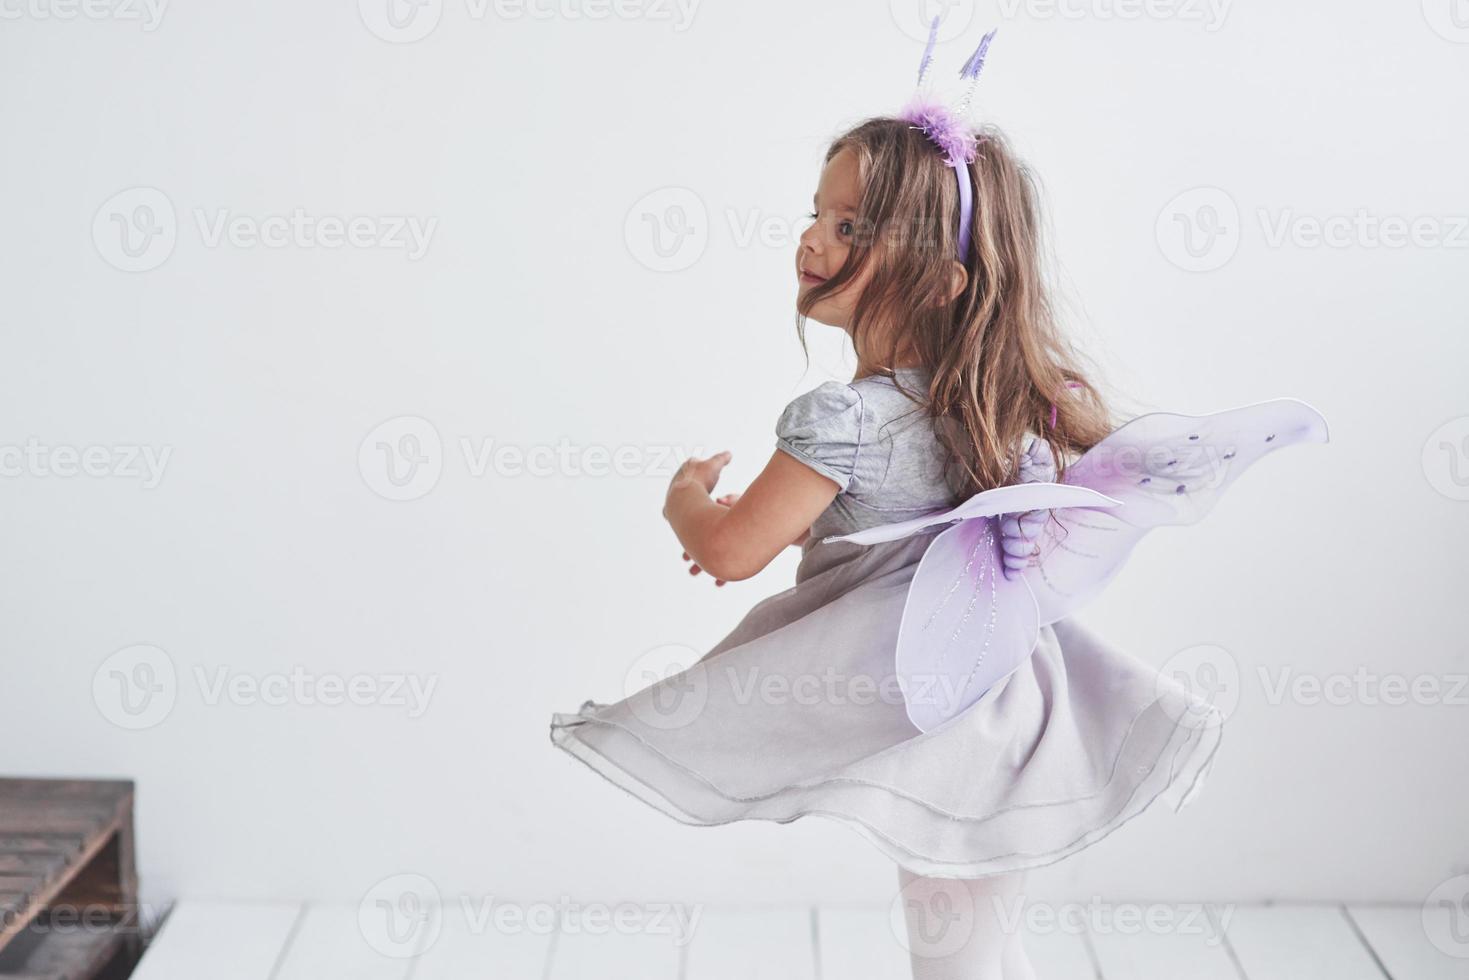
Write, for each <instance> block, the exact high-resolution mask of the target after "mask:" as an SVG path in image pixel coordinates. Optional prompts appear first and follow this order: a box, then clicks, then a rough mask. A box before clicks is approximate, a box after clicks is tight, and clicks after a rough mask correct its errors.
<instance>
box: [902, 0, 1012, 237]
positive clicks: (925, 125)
mask: <svg viewBox="0 0 1469 980" xmlns="http://www.w3.org/2000/svg"><path fill="white" fill-rule="evenodd" d="M938 32H939V18H937V17H935V18H934V19H933V23H932V24H930V25H929V28H928V46H927V47H925V48H924V49H923V60H922V61H921V62H920V63H919V65H918V88H917V91H916V92H915V93H914V95H913V98H912V99H911V100H910V101H909V103H908V105H907V107H906V108H904V109H903V111H902V112H901V113H900V114H899V115H898V118H899V119H902V120H903V121H904V122H908V123H912V124H913V126H914V128H916V129H920V130H922V131H923V135H925V136H927V137H928V138H929V139H930V140H931V141H932V142H933V144H934V145H935V146H937V147H938V148H939V149H940V150H942V151H943V153H944V162H945V163H947V164H948V165H949V166H950V167H952V168H953V169H954V177H955V179H956V181H957V182H958V184H959V261H960V262H961V263H967V262H968V260H969V238H970V234H971V232H970V226H971V225H972V224H973V221H974V191H973V190H972V189H971V187H970V185H969V164H971V163H973V162H974V159H975V157H976V156H977V155H978V153H979V140H978V138H977V136H976V134H975V132H974V127H973V126H971V125H970V123H969V118H968V117H969V101H970V99H971V98H972V97H973V96H974V86H975V83H976V82H978V81H979V73H980V72H981V71H982V70H984V59H985V55H986V54H988V53H989V49H990V42H991V41H993V40H994V38H995V32H994V31H990V32H989V33H988V34H986V35H985V36H984V37H983V38H982V39H981V40H980V42H979V47H977V48H975V49H974V53H973V54H972V55H970V56H969V60H968V61H966V62H964V67H963V68H960V69H959V78H960V79H962V80H967V81H968V82H969V84H968V85H967V86H966V87H965V89H964V94H963V96H962V97H961V98H960V100H959V103H958V105H956V106H953V107H952V108H951V107H950V106H947V105H945V104H944V103H942V102H939V101H937V100H936V99H935V98H934V96H933V94H932V93H931V92H928V91H925V90H924V83H925V82H927V81H928V70H929V68H930V67H932V65H933V45H934V41H936V40H937V39H938Z"/></svg>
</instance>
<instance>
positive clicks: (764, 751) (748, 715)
mask: <svg viewBox="0 0 1469 980" xmlns="http://www.w3.org/2000/svg"><path fill="white" fill-rule="evenodd" d="M980 57H981V61H982V53H981V55H980ZM976 74H977V71H976ZM920 77H921V76H920ZM930 108H931V107H930ZM940 122H942V120H940ZM950 122H951V121H950ZM943 135H944V133H943V126H942V125H939V124H935V123H934V115H933V113H932V112H925V111H922V110H921V108H920V109H919V110H914V111H908V112H905V113H904V116H903V117H902V118H888V117H880V118H873V119H869V120H867V121H866V122H863V123H862V124H861V125H859V126H857V127H856V128H854V129H852V130H851V131H850V132H847V133H846V134H844V135H843V136H841V137H840V138H839V139H837V140H836V141H835V143H833V144H832V145H831V147H830V149H829V150H828V152H827V153H826V157H825V163H824V166H823V167H822V170H821V175H820V181H819V183H818V185H817V187H816V193H815V198H814V203H815V211H814V214H813V217H814V219H815V221H814V223H813V224H812V225H811V226H810V228H809V229H808V230H807V231H806V232H805V233H804V234H803V235H802V236H801V239H800V245H799V247H798V249H797V250H796V255H795V266H796V268H795V273H796V276H797V280H798V283H799V286H798V295H797V300H796V307H797V311H798V314H799V315H798V329H799V330H801V331H802V337H803V339H804V321H805V319H806V318H808V317H809V318H810V319H814V320H817V321H819V322H821V323H826V324H830V325H832V326H835V327H838V328H840V329H842V330H843V331H845V332H846V333H847V335H848V336H849V337H850V338H851V343H852V346H853V349H854V351H855V354H856V361H857V369H856V373H855V377H854V378H853V379H852V381H851V382H850V383H848V384H841V383H837V382H828V383H826V384H823V385H820V386H819V387H817V388H816V389H814V390H812V391H810V392H807V393H806V394H804V395H802V396H800V397H798V398H796V399H795V400H794V401H792V402H791V403H790V404H789V405H787V406H786V408H785V410H784V412H782V413H781V415H780V418H779V421H778V422H777V424H776V427H775V435H776V443H775V449H774V451H773V452H772V454H771V457H770V459H769V461H768V462H767V463H766V465H765V468H764V469H763V471H762V472H761V473H760V474H759V476H758V477H757V478H756V479H755V481H754V482H753V483H752V484H751V485H750V487H749V488H748V489H747V490H746V491H745V492H744V493H743V494H727V495H724V496H721V497H719V498H718V499H717V500H716V499H713V498H712V496H711V495H712V494H713V493H714V490H715V486H716V484H717V483H718V480H719V476H720V472H721V470H722V469H723V468H724V466H725V465H726V464H727V463H728V462H729V459H730V454H729V453H728V452H724V453H720V454H719V455H717V456H714V457H712V458H709V459H695V460H690V461H688V462H687V463H686V464H684V466H682V467H681V468H680V470H679V471H678V473H677V474H676V475H675V476H674V478H673V480H672V482H671V484H670V485H669V488H668V493H667V499H666V503H665V506H664V515H665V517H666V518H667V519H668V522H669V524H670V525H671V526H672V528H673V531H674V533H675V534H676V535H677V537H678V539H679V541H680V542H681V543H682V545H683V548H684V558H685V559H686V560H688V561H690V562H691V563H692V566H691V568H690V571H691V572H692V573H694V574H696V575H697V574H700V573H702V574H705V575H708V576H710V577H712V579H713V580H714V582H715V584H716V585H721V584H723V583H725V582H729V581H736V580H741V579H747V578H750V577H751V576H753V575H755V574H757V573H758V572H759V571H760V570H761V569H763V568H765V566H766V565H767V564H768V563H769V562H770V561H771V560H772V559H773V558H774V557H775V556H776V555H778V554H779V553H780V552H781V551H782V550H783V549H784V548H786V547H788V546H791V545H792V544H795V545H797V546H799V547H801V549H802V554H801V560H800V564H799V566H798V567H797V570H796V584H795V586H794V588H791V589H787V590H786V591H784V592H781V593H779V594H778V595H774V596H772V597H770V598H768V599H765V600H764V601H762V602H760V603H759V604H757V605H756V606H755V607H754V608H753V609H752V610H751V611H750V612H749V613H748V614H747V615H746V616H745V617H744V619H743V620H742V621H741V622H740V623H739V624H738V625H737V626H736V627H735V628H734V630H733V632H731V633H730V634H729V635H728V636H727V637H725V638H724V639H723V640H722V641H721V642H720V643H718V644H717V645H716V646H715V647H714V648H713V649H712V650H710V651H709V652H708V653H707V654H706V655H705V656H704V657H702V658H701V659H700V660H699V661H698V663H697V664H695V665H693V666H692V667H690V668H689V669H688V670H686V671H683V672H682V673H679V674H677V675H675V676H673V677H670V678H667V679H665V680H662V681H660V682H658V683H656V684H653V685H651V686H650V687H648V688H646V689H645V690H643V691H641V692H638V693H637V694H635V695H633V696H631V697H629V698H627V699H626V700H624V701H622V702H620V703H618V704H611V705H604V704H598V703H595V702H592V701H588V702H586V703H585V704H583V705H582V708H581V710H580V711H579V712H578V713H577V714H575V715H556V716H555V718H554V719H553V722H552V730H551V735H552V740H553V742H554V743H555V744H556V745H558V746H559V747H561V748H562V749H565V750H566V751H568V752H569V753H571V754H572V755H574V756H576V757H577V758H579V759H581V760H582V761H583V762H585V763H587V764H588V765H590V766H591V767H592V768H594V769H596V770H597V771H599V772H600V773H602V774H603V775H604V776H606V777H608V778H609V779H611V780H612V781H614V782H615V783H617V784H618V785H620V786H622V787H623V788H625V789H627V790H628V791H630V792H632V793H634V794H635V795H637V796H638V797H639V798H641V799H643V800H645V801H646V802H648V803H650V804H651V805H653V806H655V807H657V808H659V809H660V810H662V811H664V812H665V813H667V814H669V815H671V816H673V817H674V818H676V819H679V820H681V821H684V822H687V823H693V824H699V825H705V826H708V825H715V824H723V823H728V822H730V821H734V820H742V819H759V820H772V821H778V822H789V821H791V820H795V819H797V818H799V817H802V816H805V815H808V814H819V815H822V816H826V817H832V818H835V819H837V820H840V821H843V822H845V823H846V824H848V825H849V826H851V827H852V828H854V829H855V830H857V831H858V832H859V833H861V834H862V835H863V836H865V837H866V838H867V839H868V840H869V841H871V842H872V843H873V844H874V845H876V846H877V847H878V848H879V849H881V850H882V851H883V852H884V853H885V854H887V855H888V856H889V857H891V858H892V859H893V860H894V862H895V863H896V864H897V865H898V869H899V882H900V885H901V886H902V889H903V895H904V898H905V900H906V901H905V907H906V909H907V915H908V926H909V930H910V935H909V940H908V942H909V950H910V952H911V959H912V962H913V967H914V976H915V977H919V978H925V977H932V978H939V977H942V978H963V980H984V978H1005V980H1017V978H1019V980H1024V978H1029V977H1032V976H1034V974H1033V973H1032V972H1031V969H1030V966H1029V963H1028V962H1027V960H1026V956H1025V953H1024V951H1023V949H1022V947H1021V942H1020V934H1019V931H1018V927H1017V926H1016V925H1015V924H1014V921H1013V919H1011V918H1010V916H1013V915H1014V913H1015V911H1016V909H1015V908H1014V906H1013V902H1014V900H1015V899H1016V898H1017V896H1019V895H1020V893H1021V889H1022V885H1023V876H1024V873H1025V871H1026V870H1027V869H1029V868H1035V867H1041V866H1044V865H1048V864H1051V863H1053V862H1055V861H1059V860H1061V859H1062V858H1064V857H1066V856H1068V855H1070V854H1073V853H1075V852H1076V851H1078V850H1080V849H1082V848H1084V847H1086V846H1088V845H1090V844H1092V843H1095V842H1096V841H1098V840H1100V839H1101V838H1103V837H1105V836H1106V835H1107V834H1109V833H1110V832H1111V831H1112V830H1114V829H1115V828H1117V827H1119V826H1121V825H1122V824H1123V823H1125V822H1127V821H1128V820H1130V819H1131V818H1132V817H1133V816H1135V815H1137V814H1138V813H1139V812H1141V811H1142V810H1143V809H1144V808H1146V807H1147V806H1148V805H1149V804H1150V803H1151V802H1152V801H1153V800H1155V799H1157V798H1159V797H1160V796H1164V795H1165V794H1167V796H1168V797H1170V798H1176V797H1178V796H1179V795H1183V794H1186V793H1187V792H1188V791H1190V790H1192V789H1194V788H1196V787H1197V785H1198V783H1199V782H1200V781H1201V780H1202V777H1203V776H1204V774H1205V773H1206V772H1207V769H1208V766H1209V763H1210V761H1211V759H1212V757H1213V753H1214V750H1215V748H1216V746H1217V744H1218V737H1219V727H1218V725H1217V724H1214V723H1212V722H1213V721H1216V720H1217V716H1216V715H1211V714H1209V712H1211V711H1212V710H1213V709H1210V708H1208V707H1207V706H1204V707H1203V708H1202V711H1203V713H1202V714H1199V713H1196V712H1195V709H1199V708H1200V705H1199V703H1198V701H1197V699H1196V698H1194V697H1193V695H1192V694H1190V693H1189V692H1188V691H1186V690H1184V689H1183V688H1182V687H1181V686H1180V685H1178V684H1175V683H1173V682H1172V681H1170V680H1168V679H1166V678H1160V677H1159V676H1158V674H1157V672H1156V671H1155V670H1153V669H1151V668H1149V667H1147V666H1146V665H1144V664H1142V663H1141V662H1139V661H1137V660H1134V659H1133V658H1131V657H1128V656H1125V655H1123V654H1121V653H1119V652H1117V651H1115V650H1113V649H1111V648H1109V647H1107V646H1105V645H1103V644H1101V643H1100V642H1098V641H1097V640H1096V639H1095V638H1094V637H1092V636H1091V635H1090V634H1088V633H1087V632H1085V631H1084V630H1082V629H1081V628H1080V627H1077V626H1075V625H1074V624H1072V623H1070V622H1059V623H1057V624H1056V625H1055V626H1054V627H1052V626H1045V627H1043V628H1041V630H1040V639H1039V642H1038V643H1037V645H1036V647H1035V649H1034V652H1033V653H1032V654H1031V655H1030V656H1029V657H1028V658H1026V659H1025V660H1024V661H1023V662H1022V663H1021V664H1020V666H1019V667H1018V668H1016V669H1015V670H1014V671H1013V672H1011V673H1010V674H1008V676H1006V677H1004V678H1003V679H1002V680H1001V681H999V682H998V683H996V684H995V685H994V686H993V687H992V688H991V689H990V690H989V691H988V692H987V693H986V694H985V695H984V696H983V697H982V698H981V699H980V700H979V701H978V702H977V703H975V704H973V705H972V706H971V707H969V708H968V709H967V710H964V711H962V712H960V713H958V714H957V715H956V716H954V717H953V718H951V719H950V720H948V721H947V722H945V723H944V724H941V725H938V726H936V727H932V728H930V729H929V730H926V731H920V730H919V728H918V727H916V726H915V725H914V723H913V722H912V721H911V720H910V718H909V716H908V715H907V714H905V711H904V702H903V697H902V695H901V694H900V693H899V692H898V691H897V689H896V687H895V684H894V665H893V651H894V645H895V642H896V638H897V635H898V630H899V622H900V619H901V617H902V613H903V608H904V598H905V593H906V591H907V587H908V585H909V583H910V581H911V580H912V578H913V576H914V573H915V569H916V568H917V566H918V563H919V560H920V559H921V558H922V557H923V555H924V552H925V550H926V549H927V548H928V546H929V545H930V543H931V542H932V541H933V540H934V537H935V535H936V534H937V533H939V532H941V531H943V530H944V528H945V525H938V526H935V527H932V528H929V529H927V530H924V531H921V532H919V533H917V534H913V535H911V536H908V537H904V538H902V539H900V540H895V541H888V542H885V543H881V544H875V545H871V546H867V547H863V546H859V545H856V544H852V543H849V542H824V541H822V539H823V538H825V537H829V536H834V535H843V534H847V533H850V532H853V531H857V530H862V529H866V528H872V527H876V526H880V525H886V524H891V523H894V522H898V521H903V520H906V519H909V518H914V517H918V516H922V515H928V514H932V513H934V512H935V511H940V510H944V509H946V508H950V507H953V506H954V505H955V504H957V503H959V502H960V501H963V500H965V499H967V498H968V497H970V496H971V495H973V494H975V493H978V492H980V491H985V490H989V489H991V488H995V487H1000V486H1003V485H1007V484H1012V483H1016V482H1028V481H1042V482H1044V481H1052V480H1055V479H1056V478H1057V477H1058V475H1059V474H1064V472H1065V469H1066V466H1067V463H1068V461H1070V460H1073V459H1075V458H1076V457H1077V456H1078V455H1079V454H1081V453H1082V452H1084V451H1085V450H1087V449H1089V448H1090V447H1092V446H1093V445H1095V444H1096V443H1097V442H1099V441H1100V440H1102V439H1103V438H1104V437H1106V436H1107V435H1108V433H1109V432H1110V431H1111V430H1112V425H1111V422H1110V420H1109V417H1108V414H1107V412H1106V410H1105V408H1104V406H1103V404H1102V401H1101V399H1100V397H1099V395H1098V392H1097V390H1096V388H1094V387H1093V385H1092V384H1091V383H1090V382H1089V381H1088V380H1087V378H1086V377H1085V376H1084V375H1083V373H1082V371H1081V370H1080V369H1079V368H1078V366H1077V364H1076V363H1075V360H1074V358H1073V356H1072V354H1071V353H1070V352H1069V349H1068V347H1067V345H1066V344H1065V343H1064V342H1063V340H1062V338H1061V336H1060V335H1059V333H1058V331H1057V327H1056V324H1055V322H1054V319H1053V317H1052V314H1051V307H1050V304H1049V302H1048V298H1047V294H1046V290H1045V287H1044V284H1043V281H1042V275H1041V270H1040V262H1039V256H1038V252H1039V248H1038V236H1039V229H1040V222H1039V219H1038V216H1037V210H1036V195H1035V189H1034V187H1033V184H1032V181H1031V178H1030V176H1029V174H1028V172H1027V170H1026V169H1025V168H1024V167H1023V166H1022V165H1021V164H1020V162H1019V161H1017V160H1016V158H1015V157H1014V155H1013V154H1012V152H1011V150H1010V149H1009V147H1008V146H1007V144H1006V142H1005V140H1004V139H1003V138H1002V136H1001V135H1000V134H999V133H998V132H996V131H994V130H993V129H986V130H983V131H980V132H978V133H977V134H974V135H975V137H976V138H975V139H974V140H973V144H972V146H971V147H970V149H971V151H972V153H973V158H972V162H971V161H969V160H967V159H964V156H963V155H961V156H960V157H959V158H958V159H960V160H961V161H962V162H961V163H960V164H959V165H958V166H955V165H954V163H953V160H954V159H955V157H954V155H953V153H952V152H946V151H951V150H952V147H951V146H945V145H944V142H945V140H944V139H943V138H942V137H943ZM949 136H950V137H951V136H952V133H951V132H950V133H949ZM956 178H957V179H956ZM966 182H967V186H965V183H966ZM966 198H967V199H968V200H967V201H966ZM1039 518H1040V519H1039V520H1038V519H1037V518H1036V517H1035V516H1033V515H1024V516H1011V517H1009V518H1007V520H1006V522H1005V524H1004V535H1005V537H1004V553H1005V564H1006V565H1007V572H1006V574H1007V575H1008V574H1013V573H1014V572H1016V571H1017V570H1019V569H1021V568H1023V567H1024V566H1025V565H1026V564H1027V562H1028V561H1029V559H1030V556H1031V552H1032V551H1033V550H1034V547H1035V546H1034V544H1033V540H1034V538H1035V536H1036V533H1037V532H1036V528H1037V527H1038V526H1039V524H1041V523H1044V518H1045V514H1044V513H1041V514H1040V515H1039ZM1189 717H1192V718H1194V719H1198V718H1200V717H1203V718H1206V719H1209V720H1210V723H1206V724H1201V723H1198V722H1197V720H1195V721H1194V722H1193V723H1184V722H1183V721H1182V719H1185V718H1189ZM1176 805H1179V806H1181V805H1182V801H1181V800H1177V801H1176ZM1006 923H1008V927H1007V926H1006Z"/></svg>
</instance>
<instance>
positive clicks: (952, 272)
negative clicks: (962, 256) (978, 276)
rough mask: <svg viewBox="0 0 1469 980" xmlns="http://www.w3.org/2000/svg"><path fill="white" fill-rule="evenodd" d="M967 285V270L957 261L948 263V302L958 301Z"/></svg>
mask: <svg viewBox="0 0 1469 980" xmlns="http://www.w3.org/2000/svg"><path fill="white" fill-rule="evenodd" d="M968 285H969V270H968V269H966V268H964V263H963V262H960V261H959V260H958V259H953V260H951V261H950V262H949V302H950V303H952V302H954V300H956V299H958V298H959V297H960V296H961V295H962V294H963V292H964V289H965V287H966V286H968Z"/></svg>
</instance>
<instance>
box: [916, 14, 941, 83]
mask: <svg viewBox="0 0 1469 980" xmlns="http://www.w3.org/2000/svg"><path fill="white" fill-rule="evenodd" d="M938 37H939V18H938V17H937V16H935V17H934V19H933V23H932V24H930V25H928V47H926V48H924V49H923V60H922V61H920V62H919V63H918V84H919V86H922V85H923V80H924V79H926V78H927V77H928V69H929V66H930V65H932V64H933V45H934V42H935V41H937V40H938Z"/></svg>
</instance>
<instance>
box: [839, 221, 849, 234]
mask: <svg viewBox="0 0 1469 980" xmlns="http://www.w3.org/2000/svg"><path fill="white" fill-rule="evenodd" d="M837 233H838V234H841V235H851V234H852V223H851V222H850V221H842V222H839V223H838V224H837Z"/></svg>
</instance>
